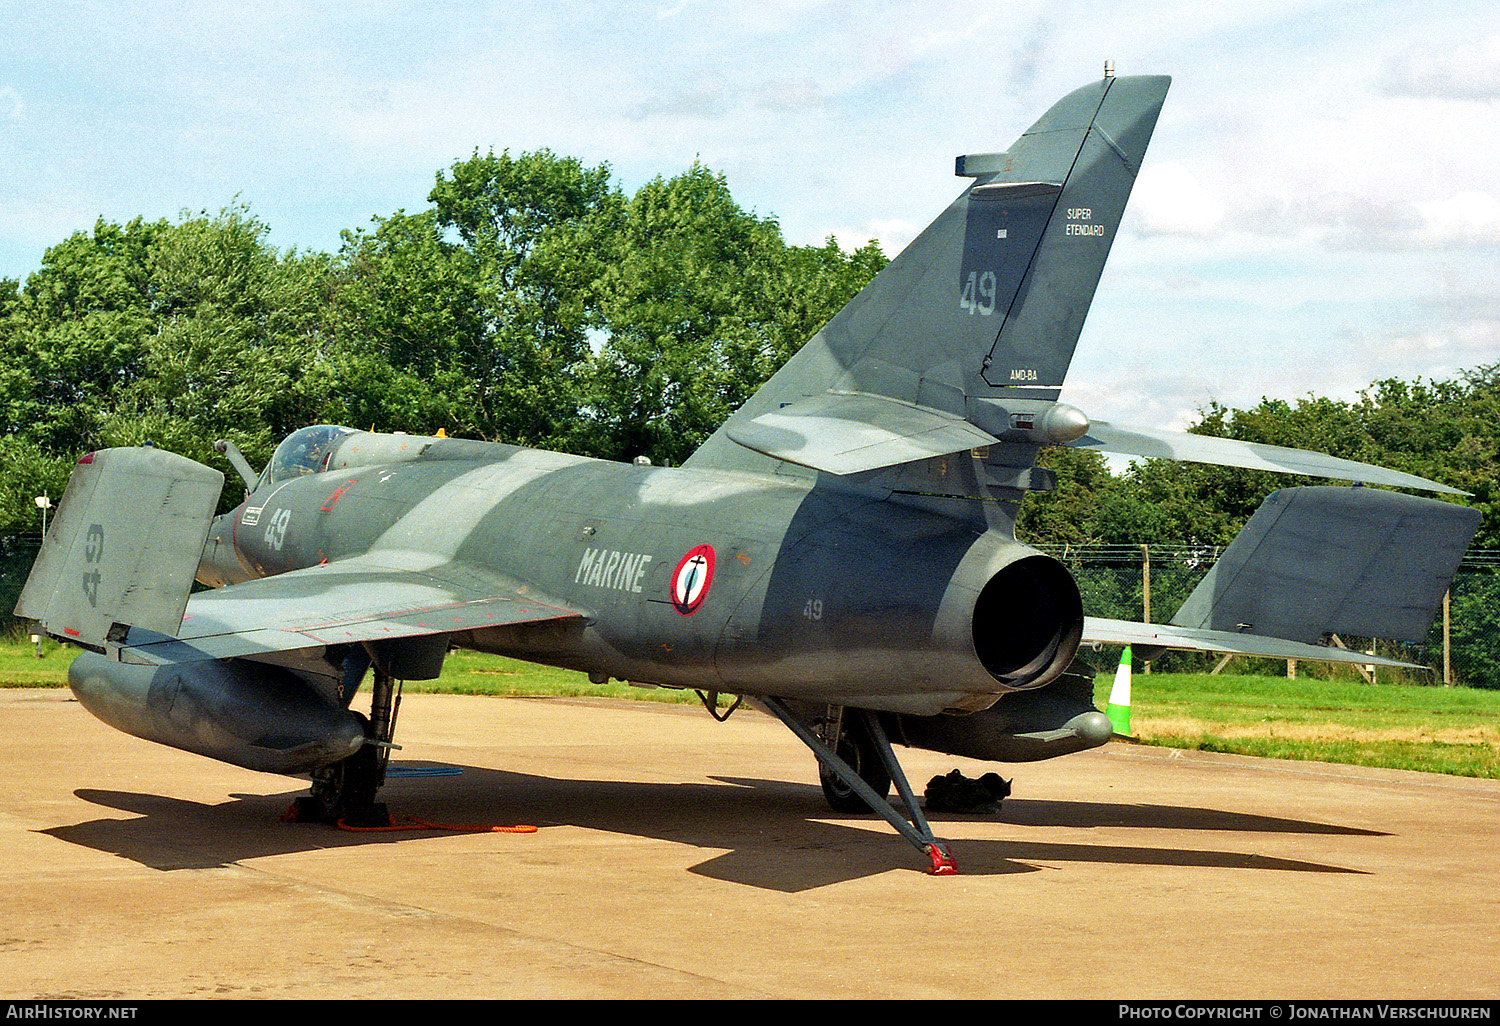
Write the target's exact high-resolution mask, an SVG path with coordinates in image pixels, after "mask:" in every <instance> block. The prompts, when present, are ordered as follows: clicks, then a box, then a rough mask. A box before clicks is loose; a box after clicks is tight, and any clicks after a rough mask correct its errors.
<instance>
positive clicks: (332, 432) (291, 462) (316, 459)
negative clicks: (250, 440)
mask: <svg viewBox="0 0 1500 1026" xmlns="http://www.w3.org/2000/svg"><path fill="white" fill-rule="evenodd" d="M352 434H354V429H353V428H346V427H339V426H338V425H337V424H318V425H316V426H314V427H305V428H303V429H302V430H300V431H293V432H292V433H291V434H289V435H287V436H286V438H284V439H282V441H281V444H280V445H278V446H277V447H276V452H275V453H273V454H272V456H271V462H270V463H267V464H266V469H265V470H264V471H263V472H262V473H261V475H260V483H259V484H257V485H256V488H257V489H259V488H264V487H265V486H266V485H270V484H278V483H280V482H282V481H285V480H287V479H289V478H293V477H301V476H303V475H304V474H317V473H320V472H322V471H323V470H326V469H327V467H328V457H329V456H331V455H332V454H333V449H334V446H335V445H337V444H338V442H339V440H340V439H342V438H343V437H344V436H345V435H352Z"/></svg>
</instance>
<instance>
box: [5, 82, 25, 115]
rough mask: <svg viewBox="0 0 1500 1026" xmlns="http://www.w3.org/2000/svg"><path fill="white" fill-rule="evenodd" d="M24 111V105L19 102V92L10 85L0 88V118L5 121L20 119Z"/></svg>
mask: <svg viewBox="0 0 1500 1026" xmlns="http://www.w3.org/2000/svg"><path fill="white" fill-rule="evenodd" d="M25 111H26V105H25V104H23V103H22V102H21V94H20V93H18V92H16V91H15V89H13V88H12V87H10V86H5V87H3V88H0V118H3V119H4V120H6V121H20V120H21V115H22V114H23V113H25Z"/></svg>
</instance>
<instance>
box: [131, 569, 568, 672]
mask: <svg viewBox="0 0 1500 1026" xmlns="http://www.w3.org/2000/svg"><path fill="white" fill-rule="evenodd" d="M582 619H583V614H582V613H580V612H579V611H577V610H574V609H570V608H568V607H566V606H564V605H563V604H562V603H560V602H558V601H556V600H554V599H551V598H549V597H547V596H544V595H541V594H538V593H537V592H536V591H535V590H534V589H532V588H531V587H530V586H528V585H526V584H524V583H522V582H519V581H515V580H511V579H509V578H507V577H505V576H503V575H501V574H495V573H490V572H482V571H479V570H475V569H473V568H472V567H469V566H467V565H465V564H463V563H454V562H448V563H441V562H438V563H435V562H434V561H433V560H432V559H431V557H427V556H423V555H420V554H416V553H398V552H384V553H382V552H375V553H370V554H367V555H363V556H357V557H353V558H350V559H344V560H339V561H338V562H335V563H326V564H323V565H321V566H314V567H308V568H307V569H304V570H294V571H291V572H289V573H284V574H278V575H277V576H275V577H266V578H262V579H261V580H257V581H247V582H245V583H244V584H233V585H230V586H228V587H225V588H220V589H218V590H216V591H210V592H202V593H200V594H197V595H194V596H192V597H191V598H190V599H189V600H188V604H187V611H186V614H185V615H184V616H183V619H182V628H181V630H180V631H178V633H177V636H176V637H175V638H174V637H170V636H167V635H163V634H159V633H155V632H152V631H147V630H141V629H132V630H131V631H130V633H129V634H128V635H127V636H126V638H125V639H124V645H123V646H122V647H121V649H120V652H121V658H122V660H125V661H135V660H142V661H148V662H158V661H172V662H184V661H190V660H193V659H229V658H233V657H237V656H249V657H254V656H256V655H263V654H267V653H272V652H287V651H293V650H297V649H309V648H321V647H324V646H328V645H339V644H347V643H350V642H361V641H379V640H386V639H391V638H409V637H417V636H420V635H428V634H449V633H456V632H458V631H469V630H474V629H476V628H481V627H500V626H505V625H507V624H518V623H539V622H544V621H565V620H580V621H581V620H582Z"/></svg>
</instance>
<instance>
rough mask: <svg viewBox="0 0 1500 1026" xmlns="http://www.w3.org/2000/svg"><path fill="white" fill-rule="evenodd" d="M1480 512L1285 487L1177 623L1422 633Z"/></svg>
mask: <svg viewBox="0 0 1500 1026" xmlns="http://www.w3.org/2000/svg"><path fill="white" fill-rule="evenodd" d="M1479 519H1480V513H1479V511H1478V510H1476V509H1470V508H1468V507H1467V506H1457V505H1454V504H1453V503H1448V502H1439V501H1438V500H1436V499H1421V498H1417V497H1416V496H1413V495H1403V494H1401V493H1400V492H1387V491H1376V490H1374V489H1370V488H1335V487H1326V486H1325V487H1317V488H1283V489H1281V490H1280V491H1277V492H1273V493H1272V494H1271V495H1270V496H1268V497H1267V498H1266V501H1265V502H1263V503H1262V504H1261V507H1260V509H1258V510H1256V511H1255V515H1254V516H1253V517H1251V518H1250V521H1249V522H1248V523H1247V524H1246V525H1245V527H1244V529H1243V530H1241V531H1240V533H1239V535H1237V536H1236V537H1235V539H1234V541H1233V542H1232V543H1231V544H1230V546H1229V548H1227V549H1225V550H1224V554H1223V555H1222V556H1220V557H1219V559H1218V562H1216V563H1215V564H1214V567H1213V569H1211V570H1210V571H1209V572H1208V575H1207V576H1206V577H1205V578H1204V579H1203V580H1202V581H1201V582H1200V583H1199V585H1198V587H1197V588H1196V589H1195V590H1194V591H1193V593H1192V594H1191V595H1190V596H1188V599H1187V601H1186V602H1184V603H1183V604H1182V608H1181V609H1179V610H1178V611H1177V614H1176V615H1175V616H1173V617H1172V623H1173V624H1176V625H1179V626H1183V627H1190V628H1201V629H1210V630H1222V631H1236V630H1243V631H1250V632H1253V633H1255V634H1261V635H1270V636H1273V637H1278V638H1286V639H1289V640H1292V641H1302V642H1312V641H1315V640H1317V639H1318V638H1319V637H1321V636H1322V635H1324V634H1327V633H1334V634H1352V635H1356V636H1360V637H1373V638H1391V639H1394V640H1397V641H1421V640H1422V639H1423V638H1424V637H1426V635H1427V630H1428V628H1430V627H1431V626H1432V621H1433V618H1434V617H1435V616H1436V614H1437V610H1438V608H1439V607H1440V605H1441V604H1442V601H1443V593H1444V592H1445V591H1447V590H1448V585H1449V582H1451V581H1452V580H1453V574H1454V572H1455V571H1456V570H1457V569H1458V564H1459V561H1460V560H1462V559H1463V556H1464V552H1465V551H1466V550H1467V548H1468V546H1469V540H1470V539H1471V538H1472V537H1473V536H1474V531H1475V530H1476V529H1477V528H1478V526H1479ZM1366 661H1367V662H1368V661H1369V660H1366Z"/></svg>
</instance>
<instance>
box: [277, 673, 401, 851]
mask: <svg viewBox="0 0 1500 1026" xmlns="http://www.w3.org/2000/svg"><path fill="white" fill-rule="evenodd" d="M369 665H371V666H373V667H374V671H375V673H374V680H373V683H372V688H371V697H370V718H369V719H365V717H363V716H361V717H360V719H361V720H364V724H365V743H364V744H363V745H361V746H360V748H359V751H357V752H355V753H354V754H353V755H351V756H349V757H348V758H347V759H342V760H340V761H339V762H336V763H334V764H333V765H332V766H325V767H323V768H322V769H320V770H316V771H315V772H314V773H313V775H312V794H311V795H309V796H307V797H305V798H298V799H297V800H296V801H295V802H294V803H293V806H292V816H291V818H292V819H294V820H296V821H298V822H322V823H342V824H346V825H348V826H357V827H369V826H388V825H390V822H391V815H390V812H389V810H387V809H386V806H385V803H384V802H378V801H376V800H375V796H376V794H377V792H379V790H380V787H381V785H382V784H384V783H385V769H386V764H387V762H389V760H390V753H391V749H393V748H397V747H399V746H398V745H394V744H392V743H391V738H393V737H394V736H395V734H396V714H397V712H399V711H400V709H401V681H399V680H397V679H395V677H394V676H392V674H391V673H390V672H389V670H388V669H387V668H386V664H385V662H384V660H382V659H380V658H379V657H378V655H377V656H376V657H375V658H373V659H372V660H370V661H369ZM359 674H360V675H361V676H362V675H363V670H362V669H360V670H359ZM354 686H355V687H357V686H358V680H357V679H356V681H355V682H354ZM350 697H353V696H352V689H351V694H350ZM356 715H358V714H357V713H356Z"/></svg>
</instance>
